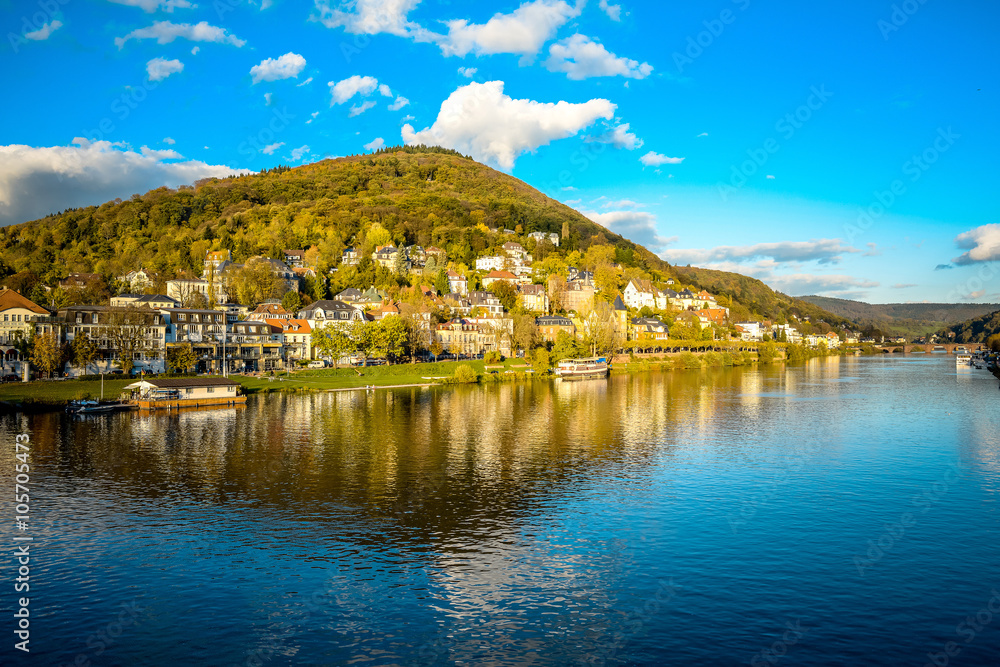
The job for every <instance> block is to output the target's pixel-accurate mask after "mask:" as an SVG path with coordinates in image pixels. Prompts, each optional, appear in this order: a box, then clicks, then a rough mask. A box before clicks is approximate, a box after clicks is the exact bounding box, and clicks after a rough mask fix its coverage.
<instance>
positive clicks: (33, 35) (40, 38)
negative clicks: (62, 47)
mask: <svg viewBox="0 0 1000 667" xmlns="http://www.w3.org/2000/svg"><path fill="white" fill-rule="evenodd" d="M61 27H63V22H62V21H60V20H58V19H56V20H55V21H52V22H51V23H46V24H45V25H43V26H42V27H41V28H39V29H38V30H35V31H32V32H26V33H24V36H25V37H26V38H28V39H32V40H34V41H36V42H44V41H45V40H47V39H48V38H49V35H51V34H52V33H54V32H55V31H56V30H58V29H59V28H61Z"/></svg>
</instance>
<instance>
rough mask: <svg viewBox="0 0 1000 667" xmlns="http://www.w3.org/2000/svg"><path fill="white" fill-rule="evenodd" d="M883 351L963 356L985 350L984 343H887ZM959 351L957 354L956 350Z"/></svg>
mask: <svg viewBox="0 0 1000 667" xmlns="http://www.w3.org/2000/svg"><path fill="white" fill-rule="evenodd" d="M881 348H882V351H883V352H885V353H887V354H891V353H893V352H896V353H898V350H899V349H900V348H902V350H903V354H912V353H913V352H926V353H928V354H931V353H934V352H938V353H941V352H945V353H947V354H961V353H963V352H970V353H971V352H978V351H980V350H982V349H983V345H982V343H937V344H935V343H931V344H928V345H913V344H910V343H907V344H906V345H903V344H902V343H900V344H898V345H892V344H891V343H885V344H883V345H881ZM958 348H962V349H959V350H958V351H957V352H956V349H958Z"/></svg>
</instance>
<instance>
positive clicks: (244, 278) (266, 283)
mask: <svg viewBox="0 0 1000 667" xmlns="http://www.w3.org/2000/svg"><path fill="white" fill-rule="evenodd" d="M227 276H228V277H229V284H228V285H227V290H226V291H227V292H229V295H230V297H233V296H235V297H236V300H237V301H238V302H239V303H244V304H246V305H248V306H252V305H256V304H258V303H260V302H262V301H264V300H265V299H270V298H273V297H275V296H280V295H279V294H278V292H280V291H281V289H282V288H283V287H284V281H283V280H281V278H279V277H278V276H277V275H276V274H275V273H274V271H273V270H272V269H271V264H270V262H268V261H266V260H263V259H255V260H250V261H249V262H247V263H246V264H244V265H243V268H242V269H239V270H238V271H231V272H228V273H227Z"/></svg>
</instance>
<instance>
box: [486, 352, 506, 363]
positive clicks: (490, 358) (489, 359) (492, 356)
mask: <svg viewBox="0 0 1000 667" xmlns="http://www.w3.org/2000/svg"><path fill="white" fill-rule="evenodd" d="M483 361H484V362H485V363H487V364H499V363H500V362H502V361H503V355H502V354H500V352H499V351H498V350H490V351H489V352H487V353H486V354H485V355H483Z"/></svg>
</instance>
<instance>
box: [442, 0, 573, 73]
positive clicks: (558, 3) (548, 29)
mask: <svg viewBox="0 0 1000 667" xmlns="http://www.w3.org/2000/svg"><path fill="white" fill-rule="evenodd" d="M579 15H580V9H578V8H577V7H573V6H571V5H569V4H567V3H566V2H564V1H563V0H535V1H534V2H526V3H524V4H522V5H521V6H520V7H518V8H517V9H515V10H514V11H513V12H512V13H510V14H500V13H497V14H494V15H493V18H491V19H490V20H489V21H487V22H486V23H483V24H475V23H469V22H468V21H466V20H465V19H456V20H453V21H446V22H445V23H446V25H447V26H448V34H447V35H445V36H442V37H439V38H438V39H437V42H438V46H440V47H441V52H442V53H443V54H444V55H446V56H460V57H464V56H466V55H467V54H469V53H474V54H475V55H479V56H482V55H493V54H497V53H513V54H517V55H520V56H522V57H523V61H524V62H526V61H530V60H531V58H533V57H534V56H535V55H536V54H537V53H538V52H539V51H540V50H541V48H542V45H543V44H545V42H547V41H549V40H550V39H551V38H552V37H553V36H555V33H556V31H557V30H558V29H559V28H560V27H562V26H563V25H564V24H565V23H566V22H567V21H569V20H570V19H572V18H576V17H577V16H579Z"/></svg>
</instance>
